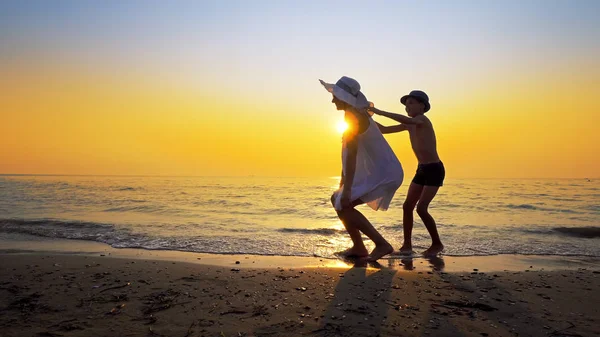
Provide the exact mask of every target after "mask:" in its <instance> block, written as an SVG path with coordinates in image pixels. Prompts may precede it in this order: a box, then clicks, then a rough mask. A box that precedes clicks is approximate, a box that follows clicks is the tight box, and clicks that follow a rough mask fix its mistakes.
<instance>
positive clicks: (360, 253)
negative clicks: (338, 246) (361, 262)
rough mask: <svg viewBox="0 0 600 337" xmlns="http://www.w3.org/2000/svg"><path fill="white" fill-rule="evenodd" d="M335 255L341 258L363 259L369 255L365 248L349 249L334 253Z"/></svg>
mask: <svg viewBox="0 0 600 337" xmlns="http://www.w3.org/2000/svg"><path fill="white" fill-rule="evenodd" d="M335 255H338V256H341V257H365V256H368V255H369V251H368V250H367V248H365V247H360V248H358V247H351V248H348V249H346V250H342V251H341V252H336V253H335Z"/></svg>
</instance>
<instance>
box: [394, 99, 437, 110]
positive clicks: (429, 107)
mask: <svg viewBox="0 0 600 337" xmlns="http://www.w3.org/2000/svg"><path fill="white" fill-rule="evenodd" d="M409 97H412V98H414V99H416V100H417V101H419V102H421V103H423V104H425V110H424V111H425V112H427V111H429V109H431V104H429V102H423V100H422V99H421V97H417V96H411V95H404V96H402V98H400V103H402V104H403V105H406V100H407V99H408V98H409Z"/></svg>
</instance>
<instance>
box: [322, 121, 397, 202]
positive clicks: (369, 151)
mask: <svg viewBox="0 0 600 337" xmlns="http://www.w3.org/2000/svg"><path fill="white" fill-rule="evenodd" d="M356 137H357V138H356V139H357V141H358V152H357V154H356V170H355V173H354V180H353V182H352V190H351V196H350V201H351V202H354V201H355V200H357V199H361V200H362V201H363V202H365V203H366V204H367V205H369V207H371V208H372V209H374V210H376V211H377V210H381V211H385V210H387V209H388V207H389V206H390V202H391V201H392V198H393V197H394V193H396V190H397V189H398V188H399V187H400V185H402V181H403V180H404V171H403V170H402V165H401V164H400V161H399V160H398V158H397V157H396V154H395V153H394V151H393V150H392V148H391V147H390V144H388V142H387V141H386V140H385V138H384V137H383V134H381V131H379V127H377V124H376V123H375V121H373V119H372V118H371V117H369V127H368V128H367V130H366V131H365V132H363V133H361V134H360V135H358V136H356ZM347 157H348V149H347V147H346V141H344V142H343V145H342V171H343V172H344V176H346V167H347V163H346V159H347ZM342 189H343V186H342V187H341V188H340V189H338V190H337V191H336V192H335V203H334V205H335V209H336V210H338V211H339V210H341V209H342V206H341V201H340V197H339V196H340V195H341V191H342Z"/></svg>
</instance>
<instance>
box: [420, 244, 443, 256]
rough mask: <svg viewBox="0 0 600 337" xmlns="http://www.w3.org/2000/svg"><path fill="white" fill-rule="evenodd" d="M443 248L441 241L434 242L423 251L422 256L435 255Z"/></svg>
mask: <svg viewBox="0 0 600 337" xmlns="http://www.w3.org/2000/svg"><path fill="white" fill-rule="evenodd" d="M443 250H444V245H443V244H441V243H434V244H432V245H431V247H429V248H427V250H426V251H424V252H423V256H437V255H438V254H439V253H441V252H442V251H443Z"/></svg>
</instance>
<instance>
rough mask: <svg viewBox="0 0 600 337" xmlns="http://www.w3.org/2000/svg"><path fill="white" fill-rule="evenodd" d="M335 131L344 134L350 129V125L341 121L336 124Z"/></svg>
mask: <svg viewBox="0 0 600 337" xmlns="http://www.w3.org/2000/svg"><path fill="white" fill-rule="evenodd" d="M335 129H336V130H337V131H338V132H339V133H344V132H345V131H346V130H347V129H348V124H346V122H345V121H339V122H337V123H336V124H335Z"/></svg>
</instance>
